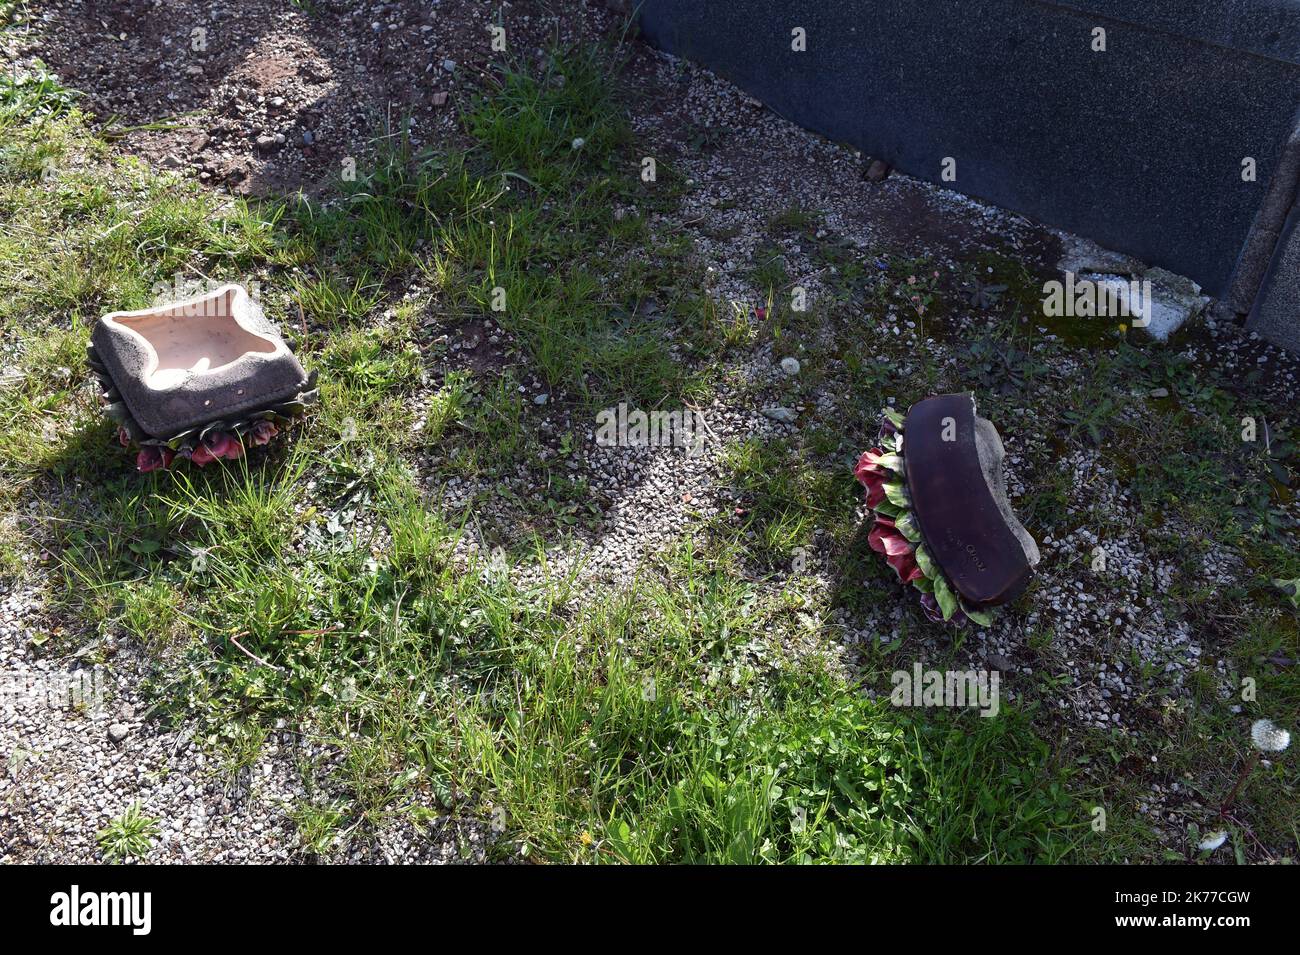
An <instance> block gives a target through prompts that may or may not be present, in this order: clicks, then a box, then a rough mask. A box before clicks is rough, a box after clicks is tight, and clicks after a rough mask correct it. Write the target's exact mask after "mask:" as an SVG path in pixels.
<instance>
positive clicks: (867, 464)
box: [853, 448, 885, 484]
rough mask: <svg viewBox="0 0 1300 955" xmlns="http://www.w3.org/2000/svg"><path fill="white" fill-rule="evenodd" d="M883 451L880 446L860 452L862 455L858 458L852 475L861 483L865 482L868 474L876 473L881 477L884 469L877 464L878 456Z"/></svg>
mask: <svg viewBox="0 0 1300 955" xmlns="http://www.w3.org/2000/svg"><path fill="white" fill-rule="evenodd" d="M884 453H885V452H884V451H882V450H880V448H869V449H868V450H866V451H863V452H862V457H860V458H858V466H857V467H855V468H854V469H853V476H854V477H856V478H857V479H858V480H859V481H861V482H862V483H863V484H866V483H867V478H866V476H867V475H868V474H878V475H880V476H881V477H884V475H885V469H884V468H883V467H881V465H880V464H879V461H880V457H881V455H883V454H884Z"/></svg>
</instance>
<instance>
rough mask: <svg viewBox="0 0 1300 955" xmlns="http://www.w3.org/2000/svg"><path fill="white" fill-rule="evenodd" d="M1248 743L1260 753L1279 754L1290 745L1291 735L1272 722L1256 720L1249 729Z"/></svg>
mask: <svg viewBox="0 0 1300 955" xmlns="http://www.w3.org/2000/svg"><path fill="white" fill-rule="evenodd" d="M1250 741H1251V742H1252V743H1254V744H1255V748H1256V749H1257V750H1259V751H1260V752H1261V753H1280V752H1282V750H1284V749H1286V748H1287V747H1288V746H1290V745H1291V734H1290V733H1288V732H1287V731H1286V730H1284V729H1282V728H1281V727H1280V726H1277V725H1276V724H1275V723H1274V722H1273V721H1272V720H1256V721H1255V722H1254V724H1253V725H1252V726H1251V727H1250Z"/></svg>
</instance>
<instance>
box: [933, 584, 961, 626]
mask: <svg viewBox="0 0 1300 955" xmlns="http://www.w3.org/2000/svg"><path fill="white" fill-rule="evenodd" d="M934 599H935V600H936V601H938V603H939V609H940V610H941V611H943V619H944V620H945V621H947V620H951V619H952V615H953V614H955V613H956V612H957V595H956V594H954V593H953V592H952V590H951V589H950V588H949V587H948V581H946V580H944V579H943V575H942V574H940V575H939V576H937V577H935V578H934Z"/></svg>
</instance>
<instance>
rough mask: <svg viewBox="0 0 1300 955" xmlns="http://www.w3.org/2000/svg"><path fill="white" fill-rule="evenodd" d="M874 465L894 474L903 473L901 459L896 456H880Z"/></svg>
mask: <svg viewBox="0 0 1300 955" xmlns="http://www.w3.org/2000/svg"><path fill="white" fill-rule="evenodd" d="M876 463H877V464H879V465H880V466H881V467H884V468H889V470H891V471H893V472H894V473H895V474H902V473H903V459H902V458H901V457H899V456H898V455H897V454H882V455H881V456H880V457H879V458H877V459H876Z"/></svg>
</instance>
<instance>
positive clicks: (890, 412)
mask: <svg viewBox="0 0 1300 955" xmlns="http://www.w3.org/2000/svg"><path fill="white" fill-rule="evenodd" d="M881 413H882V414H884V416H885V417H886V418H888V419H889V423H890V424H892V425H893V426H894V427H895V428H897V429H898V430H899V431H902V430H903V416H902V415H901V414H900V413H899V412H897V411H895V410H894V409H893V408H885V409H884V410H883V411H882V412H881Z"/></svg>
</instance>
